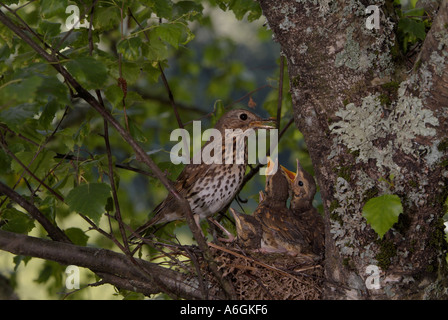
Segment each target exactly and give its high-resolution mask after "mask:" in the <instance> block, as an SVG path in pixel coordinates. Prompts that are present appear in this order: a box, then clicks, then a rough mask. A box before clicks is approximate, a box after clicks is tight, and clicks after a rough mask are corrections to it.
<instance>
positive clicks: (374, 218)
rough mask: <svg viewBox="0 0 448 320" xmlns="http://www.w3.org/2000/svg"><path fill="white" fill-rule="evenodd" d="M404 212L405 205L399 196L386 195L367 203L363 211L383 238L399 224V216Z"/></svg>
mask: <svg viewBox="0 0 448 320" xmlns="http://www.w3.org/2000/svg"><path fill="white" fill-rule="evenodd" d="M402 212H403V205H402V204H401V200H400V198H399V197H398V196H397V195H391V194H385V195H382V196H379V197H375V198H372V199H370V200H369V201H367V203H366V204H365V205H364V207H363V209H362V215H363V217H364V218H366V220H367V223H369V224H370V226H371V227H372V229H373V230H375V232H376V233H377V234H378V235H379V236H380V238H383V236H384V234H385V233H386V232H387V231H389V229H390V228H392V226H393V225H394V224H395V223H396V222H398V216H399V215H400V214H401V213H402Z"/></svg>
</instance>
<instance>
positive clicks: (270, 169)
mask: <svg viewBox="0 0 448 320" xmlns="http://www.w3.org/2000/svg"><path fill="white" fill-rule="evenodd" d="M267 160H268V164H267V167H266V172H265V175H266V176H270V175H272V174H275V173H276V172H277V169H278V158H276V159H275V162H274V161H273V160H272V158H271V157H269V156H267Z"/></svg>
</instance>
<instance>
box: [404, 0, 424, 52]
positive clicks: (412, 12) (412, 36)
mask: <svg viewBox="0 0 448 320" xmlns="http://www.w3.org/2000/svg"><path fill="white" fill-rule="evenodd" d="M395 4H396V5H399V1H395ZM415 4H416V2H415V1H413V2H411V7H410V8H407V9H402V8H401V7H400V9H397V10H396V12H397V15H398V17H399V20H398V41H399V43H400V48H401V50H402V51H403V52H404V53H407V52H408V51H409V50H410V47H412V46H413V45H415V44H416V43H419V42H423V40H425V38H426V33H427V32H428V30H429V29H430V28H431V23H432V20H431V17H430V16H429V15H428V14H427V13H426V11H425V9H424V8H416V7H415Z"/></svg>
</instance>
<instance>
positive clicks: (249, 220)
mask: <svg viewBox="0 0 448 320" xmlns="http://www.w3.org/2000/svg"><path fill="white" fill-rule="evenodd" d="M230 212H231V213H232V215H233V217H234V218H235V225H236V234H237V241H238V244H240V245H241V246H242V247H244V248H246V249H255V250H256V249H260V245H261V234H262V230H261V224H260V222H259V221H258V220H257V219H255V218H254V216H251V215H248V214H243V213H240V212H238V211H235V210H234V209H232V208H230Z"/></svg>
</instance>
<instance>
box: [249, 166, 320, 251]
mask: <svg viewBox="0 0 448 320" xmlns="http://www.w3.org/2000/svg"><path fill="white" fill-rule="evenodd" d="M268 170H269V169H268ZM288 197H289V183H288V180H287V178H286V176H285V174H284V172H283V170H281V169H280V168H279V169H278V170H277V171H276V173H275V174H273V175H270V176H269V175H268V176H266V188H265V196H264V198H263V200H262V201H261V202H260V203H259V205H258V207H257V209H256V210H255V212H254V217H255V218H256V219H257V220H258V221H259V222H260V224H261V227H262V241H261V249H260V251H261V252H265V253H267V252H279V253H288V254H290V255H293V256H295V255H297V254H310V253H311V247H310V246H309V241H308V235H307V231H306V229H305V228H304V227H303V226H302V225H301V224H300V221H297V219H295V218H294V216H293V214H292V212H291V211H290V210H289V209H288V208H287V206H286V202H287V200H288Z"/></svg>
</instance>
